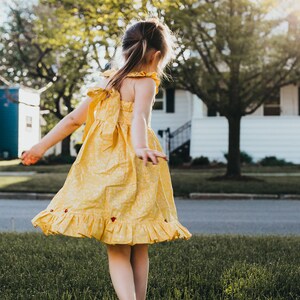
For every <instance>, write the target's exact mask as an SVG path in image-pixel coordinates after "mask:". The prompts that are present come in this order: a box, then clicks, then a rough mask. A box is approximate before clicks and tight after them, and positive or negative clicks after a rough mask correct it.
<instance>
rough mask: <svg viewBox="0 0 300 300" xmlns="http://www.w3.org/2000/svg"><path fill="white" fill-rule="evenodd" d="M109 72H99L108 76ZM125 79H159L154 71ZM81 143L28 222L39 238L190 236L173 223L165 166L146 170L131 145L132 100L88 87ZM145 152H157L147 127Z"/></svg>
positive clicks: (131, 240)
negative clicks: (41, 235)
mask: <svg viewBox="0 0 300 300" xmlns="http://www.w3.org/2000/svg"><path fill="white" fill-rule="evenodd" d="M114 71H115V70H107V71H105V72H104V73H102V75H103V76H106V77H109V76H110V75H111V74H113V72H114ZM127 77H150V78H153V79H154V80H155V82H156V93H157V92H158V86H159V84H160V79H159V78H158V76H157V73H156V72H145V71H141V72H131V73H129V74H128V75H127ZM88 95H89V96H90V97H91V99H92V101H91V102H90V105H89V109H88V117H87V122H86V126H85V132H84V135H83V144H82V146H81V149H80V151H79V153H78V155H77V158H76V160H75V162H74V163H73V165H72V166H71V168H70V171H69V173H68V175H67V178H66V180H65V183H64V185H63V187H62V188H61V189H60V190H59V191H58V192H57V194H56V195H55V196H54V197H53V198H52V200H51V202H50V203H49V205H48V206H47V207H46V209H45V210H43V211H41V212H40V213H38V214H37V215H36V216H35V217H34V218H33V219H32V220H31V222H32V224H33V226H34V227H37V226H39V227H40V228H41V230H42V231H43V233H44V234H46V235H50V234H62V235H67V236H73V237H88V238H95V239H97V240H99V241H101V242H103V243H106V244H128V245H134V244H153V243H157V242H163V241H171V240H175V239H178V238H182V239H185V240H188V239H189V238H190V237H191V236H192V234H191V233H190V232H189V231H188V230H187V228H186V227H184V226H183V225H182V224H180V222H179V221H178V216H177V211H176V207H175V203H174V198H173V189H172V183H171V177H170V173H169V166H168V162H167V161H165V160H164V159H163V158H160V157H159V158H158V161H159V163H158V164H157V165H153V164H152V162H148V163H147V166H145V165H144V164H143V161H142V160H141V159H140V158H138V157H137V156H136V154H135V152H134V150H133V147H132V145H131V133H130V126H131V118H132V112H133V107H134V102H128V101H123V100H121V99H120V94H119V92H118V91H117V90H115V89H110V90H106V89H103V88H92V89H90V90H89V91H88ZM147 132H148V145H149V147H150V149H156V150H159V151H162V152H163V149H162V147H161V145H160V142H159V140H158V138H157V136H156V134H155V132H154V131H153V130H152V128H151V127H150V126H148V127H147Z"/></svg>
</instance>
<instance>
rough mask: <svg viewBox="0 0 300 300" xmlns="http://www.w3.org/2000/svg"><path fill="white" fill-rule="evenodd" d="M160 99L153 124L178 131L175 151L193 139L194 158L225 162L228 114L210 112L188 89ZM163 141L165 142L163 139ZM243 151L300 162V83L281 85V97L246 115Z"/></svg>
mask: <svg viewBox="0 0 300 300" xmlns="http://www.w3.org/2000/svg"><path fill="white" fill-rule="evenodd" d="M156 101H158V102H161V103H159V104H158V105H157V108H158V109H156V110H154V111H153V113H152V124H151V126H152V128H153V129H154V130H155V132H158V130H159V129H167V127H170V131H171V134H173V133H174V132H175V133H176V134H175V136H174V137H173V138H171V143H170V144H171V147H170V148H171V151H173V150H174V148H176V147H177V146H180V144H184V143H186V144H188V140H189V142H190V144H189V146H190V149H189V154H190V156H191V157H192V158H195V157H199V156H206V157H208V158H209V159H210V160H218V161H225V158H224V153H226V152H227V151H228V124H227V120H226V119H225V117H222V116H220V115H219V114H218V113H214V112H212V111H208V109H207V106H206V105H205V104H204V103H203V102H202V101H201V100H200V99H199V98H198V97H197V96H195V95H192V94H191V93H189V92H187V91H184V90H176V91H175V95H174V100H172V97H170V96H169V97H168V94H167V93H166V92H164V94H163V96H162V98H160V99H157V100H156ZM172 101H173V102H174V103H172ZM168 105H169V107H171V109H169V111H168ZM175 130H177V131H175ZM173 135H174V134H173ZM176 137H177V138H176ZM172 139H174V141H173V143H172ZM161 142H162V143H164V141H163V139H161ZM165 149H166V151H167V148H165ZM241 150H242V151H245V152H247V153H248V154H250V155H251V156H252V157H253V159H254V161H257V160H259V159H261V158H263V157H265V156H276V157H278V158H284V159H285V160H287V161H291V162H294V163H300V88H299V87H298V86H297V85H288V86H285V87H283V88H281V91H280V95H278V98H277V99H273V100H272V102H270V101H269V103H268V104H264V105H262V106H260V107H259V108H258V109H257V110H256V111H255V112H254V113H253V114H251V115H247V116H245V117H243V118H242V121H241Z"/></svg>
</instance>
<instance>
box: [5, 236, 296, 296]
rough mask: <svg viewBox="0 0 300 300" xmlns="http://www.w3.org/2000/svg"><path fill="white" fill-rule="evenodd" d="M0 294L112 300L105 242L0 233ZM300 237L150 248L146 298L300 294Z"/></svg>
mask: <svg viewBox="0 0 300 300" xmlns="http://www.w3.org/2000/svg"><path fill="white" fill-rule="evenodd" d="M0 242H1V243H0V253H1V255H0V295H1V299H3V300H6V299H7V300H8V299H12V300H15V299H24V300H25V299H26V300H27V299H43V300H46V299H60V300H61V299H80V300H84V299H104V300H105V299H117V297H116V295H115V292H114V290H113V286H112V284H111V280H110V275H109V271H108V261H107V253H106V247H105V245H104V244H103V243H101V242H99V241H97V240H95V239H88V238H74V237H67V236H61V235H59V236H45V235H43V234H41V233H0ZM299 249H300V237H293V236H286V237H278V236H277V237H276V236H265V237H262V236H260V237H249V236H248V237H247V236H242V235H198V236H197V235H193V236H192V238H191V239H190V240H188V241H184V240H176V241H172V242H163V243H158V244H153V245H150V246H149V258H150V271H149V284H148V291H147V299H149V300H150V299H151V300H152V299H156V300H161V299H164V300H165V299H168V300H169V299H170V300H177V299H185V300H187V299H209V300H213V299H218V300H219V299H228V300H229V299H235V300H238V299H241V300H248V299H270V300H271V299H272V300H279V299H280V300H281V299H282V300H283V299H284V300H287V299H300V285H299V282H300V252H299Z"/></svg>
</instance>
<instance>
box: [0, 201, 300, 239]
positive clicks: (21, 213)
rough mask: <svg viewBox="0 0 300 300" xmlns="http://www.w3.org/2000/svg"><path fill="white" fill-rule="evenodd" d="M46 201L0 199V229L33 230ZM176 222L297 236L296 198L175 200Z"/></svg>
mask: <svg viewBox="0 0 300 300" xmlns="http://www.w3.org/2000/svg"><path fill="white" fill-rule="evenodd" d="M49 202H50V201H48V200H0V231H17V232H24V231H37V232H41V230H40V229H39V228H34V227H33V225H32V224H31V222H30V220H31V219H32V218H33V217H34V216H35V215H36V214H37V213H38V212H40V211H41V210H43V209H45V208H46V207H47V205H48V204H49ZM175 203H176V207H177V213H178V218H179V221H180V222H181V223H182V225H184V226H186V227H187V228H188V229H189V231H190V232H191V233H194V234H196V233H199V234H223V233H232V234H245V235H266V234H277V235H300V201H297V200H181V199H175Z"/></svg>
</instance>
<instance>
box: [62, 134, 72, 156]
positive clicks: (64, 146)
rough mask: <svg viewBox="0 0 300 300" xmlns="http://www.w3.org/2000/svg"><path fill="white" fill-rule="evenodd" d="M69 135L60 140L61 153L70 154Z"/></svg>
mask: <svg viewBox="0 0 300 300" xmlns="http://www.w3.org/2000/svg"><path fill="white" fill-rule="evenodd" d="M70 145H71V135H69V136H67V137H66V138H64V139H63V140H62V142H61V155H64V156H70V155H71V151H70Z"/></svg>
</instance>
